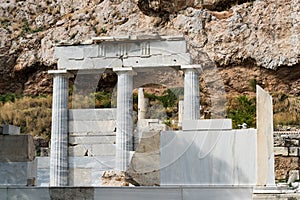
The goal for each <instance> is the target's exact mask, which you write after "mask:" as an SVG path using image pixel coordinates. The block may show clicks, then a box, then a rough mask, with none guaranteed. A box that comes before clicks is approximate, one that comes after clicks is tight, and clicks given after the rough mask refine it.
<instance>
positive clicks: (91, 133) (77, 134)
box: [69, 131, 116, 137]
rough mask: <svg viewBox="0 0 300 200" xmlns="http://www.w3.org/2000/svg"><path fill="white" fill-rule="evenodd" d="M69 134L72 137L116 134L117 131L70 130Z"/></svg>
mask: <svg viewBox="0 0 300 200" xmlns="http://www.w3.org/2000/svg"><path fill="white" fill-rule="evenodd" d="M69 136H70V137H72V136H74V137H86V136H103V137H104V136H116V132H97V131H95V132H69Z"/></svg>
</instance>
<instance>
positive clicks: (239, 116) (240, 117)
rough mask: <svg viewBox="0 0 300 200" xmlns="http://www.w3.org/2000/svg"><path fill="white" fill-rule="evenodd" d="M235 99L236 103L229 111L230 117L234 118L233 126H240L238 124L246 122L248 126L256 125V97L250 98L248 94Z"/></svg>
mask: <svg viewBox="0 0 300 200" xmlns="http://www.w3.org/2000/svg"><path fill="white" fill-rule="evenodd" d="M235 101H236V102H235V103H234V105H232V107H231V108H229V111H228V117H229V118H231V119H232V126H233V128H238V125H239V124H243V123H246V124H247V125H248V127H255V125H256V119H255V114H256V105H255V99H254V98H253V99H249V98H248V97H247V96H239V97H237V98H236V99H235Z"/></svg>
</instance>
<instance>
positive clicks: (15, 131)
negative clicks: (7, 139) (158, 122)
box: [2, 125, 21, 135]
mask: <svg viewBox="0 0 300 200" xmlns="http://www.w3.org/2000/svg"><path fill="white" fill-rule="evenodd" d="M20 130H21V128H20V127H18V126H13V125H3V126H2V134H3V135H19V134H20Z"/></svg>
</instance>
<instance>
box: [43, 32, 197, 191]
mask: <svg viewBox="0 0 300 200" xmlns="http://www.w3.org/2000/svg"><path fill="white" fill-rule="evenodd" d="M55 55H56V57H57V58H58V70H51V71H49V73H51V74H54V92H53V102H54V103H53V118H52V119H53V121H52V133H51V145H52V146H51V159H50V185H51V186H64V185H67V184H68V180H67V179H68V178H67V177H68V174H67V171H68V170H67V169H68V159H67V158H68V157H67V156H68V155H67V151H66V149H67V143H66V141H67V137H68V129H67V123H68V116H67V111H68V107H67V102H68V98H67V91H68V90H67V88H68V84H67V83H68V77H70V75H72V74H74V73H76V72H80V73H94V74H101V73H102V72H103V71H104V70H105V69H108V68H109V69H112V70H113V71H114V72H116V74H117V75H118V89H117V111H116V113H117V114H116V127H117V133H116V159H115V160H116V166H115V168H116V169H117V170H118V171H125V170H126V168H127V166H128V164H129V161H130V151H132V150H133V122H132V106H133V103H132V90H133V76H134V75H138V73H139V72H144V71H145V70H159V69H160V68H166V67H167V68H168V67H173V68H177V69H184V71H185V73H186V76H185V93H184V94H185V98H184V99H185V103H184V105H185V107H186V109H185V110H184V116H186V117H187V118H188V119H199V118H200V117H199V116H200V110H199V108H200V106H199V78H198V77H199V76H198V75H199V72H200V70H199V69H200V65H191V63H192V60H191V57H190V55H189V53H188V52H187V47H186V41H185V39H184V38H183V37H175V36H172V37H167V36H158V35H150V36H124V37H102V38H94V39H93V40H92V41H91V42H90V43H89V44H82V45H77V46H66V45H61V46H57V47H56V49H55Z"/></svg>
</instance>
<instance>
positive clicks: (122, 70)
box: [113, 67, 136, 75]
mask: <svg viewBox="0 0 300 200" xmlns="http://www.w3.org/2000/svg"><path fill="white" fill-rule="evenodd" d="M113 71H114V72H116V73H117V74H118V73H128V72H129V73H132V74H131V75H136V72H135V71H134V70H133V68H132V67H115V68H113Z"/></svg>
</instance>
